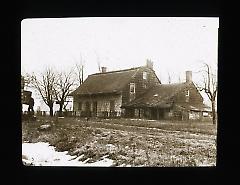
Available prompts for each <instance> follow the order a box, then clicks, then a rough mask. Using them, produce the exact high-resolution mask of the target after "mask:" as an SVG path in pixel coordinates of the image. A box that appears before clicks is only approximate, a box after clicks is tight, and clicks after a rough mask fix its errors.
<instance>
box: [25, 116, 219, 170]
mask: <svg viewBox="0 0 240 185" xmlns="http://www.w3.org/2000/svg"><path fill="white" fill-rule="evenodd" d="M42 125H49V126H50V127H46V128H44V127H43V126H42ZM41 126H42V127H43V128H42V129H41ZM216 132H217V130H216V126H214V125H212V124H211V123H210V122H209V123H206V122H204V123H203V122H192V123H190V122H171V121H152V120H134V119H113V120H108V119H107V120H100V119H91V120H89V121H86V120H85V119H79V118H49V117H45V118H44V117H42V118H38V119H37V121H35V122H27V121H24V122H23V123H22V142H33V143H34V142H40V141H43V142H49V143H50V144H51V145H53V146H55V147H56V149H57V150H58V151H68V152H69V154H70V155H76V156H80V155H82V154H84V157H83V158H82V159H81V160H85V159H90V160H89V162H94V161H97V160H99V159H100V158H101V157H103V156H108V158H110V159H113V160H114V161H115V165H116V166H126V165H128V166H129V165H131V166H168V167H175V166H206V165H207V166H215V165H216Z"/></svg>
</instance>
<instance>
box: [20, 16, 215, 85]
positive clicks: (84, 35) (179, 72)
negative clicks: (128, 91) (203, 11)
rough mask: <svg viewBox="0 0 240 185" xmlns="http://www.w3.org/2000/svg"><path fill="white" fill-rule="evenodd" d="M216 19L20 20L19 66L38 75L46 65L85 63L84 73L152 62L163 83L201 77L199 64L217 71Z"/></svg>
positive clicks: (64, 67) (59, 67)
mask: <svg viewBox="0 0 240 185" xmlns="http://www.w3.org/2000/svg"><path fill="white" fill-rule="evenodd" d="M218 27H219V18H217V17H214V18H213V17H211V18H210V17H204V18H203V17H202V18H200V17H199V18H190V17H188V18H176V17H164V18H157V17H153V18H149V17H146V18H144V17H141V18H134V17H129V18H128V17H123V18H121V17H118V18H109V17H107V18H100V17H98V18H94V17H90V18H41V19H24V20H23V21H22V23H21V70H22V74H25V73H32V72H35V73H38V72H41V71H43V70H44V68H45V67H46V66H50V67H54V68H56V69H59V70H66V69H69V68H71V67H74V65H75V63H77V62H80V61H81V58H82V60H83V61H84V66H85V71H84V73H85V74H84V77H85V79H86V77H87V75H89V74H92V73H96V72H98V65H97V61H100V64H101V66H106V67H107V70H108V71H111V70H119V69H127V68H131V67H138V66H142V65H145V63H146V59H147V58H148V59H151V60H152V61H153V63H154V70H155V72H156V74H157V76H158V77H159V79H160V80H161V82H162V83H167V82H168V73H170V74H171V76H172V82H178V79H179V76H180V79H181V81H185V71H186V70H191V71H193V81H194V82H196V83H198V81H199V80H201V76H200V74H199V73H195V72H197V71H199V69H200V67H201V66H202V63H203V62H206V63H208V64H210V65H212V66H214V68H215V69H217V67H216V66H217V59H218V58H217V55H218V54H217V48H218Z"/></svg>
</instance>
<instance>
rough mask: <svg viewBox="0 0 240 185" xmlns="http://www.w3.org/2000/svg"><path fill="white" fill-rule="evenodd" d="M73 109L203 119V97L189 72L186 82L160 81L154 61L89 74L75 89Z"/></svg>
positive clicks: (87, 114)
mask: <svg viewBox="0 0 240 185" xmlns="http://www.w3.org/2000/svg"><path fill="white" fill-rule="evenodd" d="M71 95H72V96H73V110H74V111H75V112H76V115H78V116H82V117H131V118H146V119H181V120H187V119H201V118H202V113H203V111H204V104H203V98H202V96H201V94H200V93H199V91H198V90H197V88H196V86H195V85H194V83H193V82H192V72H191V71H187V72H186V82H183V83H175V84H161V81H160V80H159V79H158V77H157V76H156V74H155V71H154V70H153V63H152V62H151V61H147V64H146V66H141V67H137V68H131V69H125V70H119V71H109V72H107V71H106V68H105V67H103V68H102V72H101V73H96V74H92V75H89V76H88V78H87V79H86V80H85V81H84V82H83V84H82V85H80V86H79V87H78V88H77V89H76V90H75V91H74V92H73V93H71Z"/></svg>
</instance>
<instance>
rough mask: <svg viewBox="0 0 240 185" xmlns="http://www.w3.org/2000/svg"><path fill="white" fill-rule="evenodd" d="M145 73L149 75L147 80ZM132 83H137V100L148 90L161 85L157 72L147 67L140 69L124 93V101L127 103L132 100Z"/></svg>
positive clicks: (124, 89)
mask: <svg viewBox="0 0 240 185" xmlns="http://www.w3.org/2000/svg"><path fill="white" fill-rule="evenodd" d="M143 72H146V73H147V79H143ZM130 83H135V98H138V97H139V96H141V94H142V93H144V92H146V90H147V89H149V88H151V87H153V86H154V85H157V84H159V83H160V82H159V80H158V78H157V76H156V74H155V72H154V71H153V70H152V69H150V68H147V67H143V68H139V70H138V71H137V72H136V74H135V75H134V76H133V77H132V79H131V81H130V82H129V83H128V84H126V86H125V87H124V88H123V91H122V95H123V97H122V101H123V103H127V102H129V100H130V93H129V92H130Z"/></svg>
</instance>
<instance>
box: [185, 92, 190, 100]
mask: <svg viewBox="0 0 240 185" xmlns="http://www.w3.org/2000/svg"><path fill="white" fill-rule="evenodd" d="M189 94H190V93H189V90H187V91H186V94H185V96H186V102H189Z"/></svg>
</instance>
